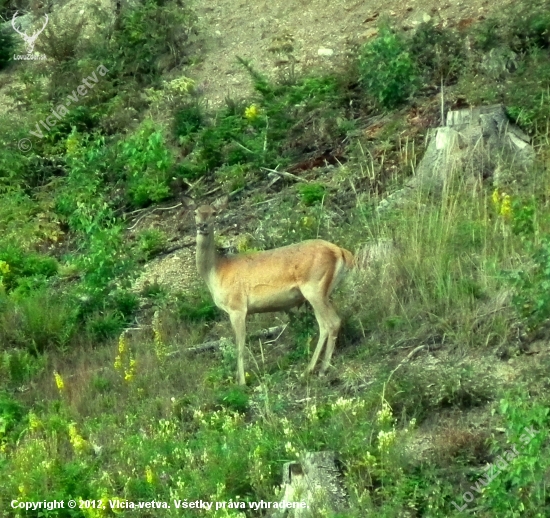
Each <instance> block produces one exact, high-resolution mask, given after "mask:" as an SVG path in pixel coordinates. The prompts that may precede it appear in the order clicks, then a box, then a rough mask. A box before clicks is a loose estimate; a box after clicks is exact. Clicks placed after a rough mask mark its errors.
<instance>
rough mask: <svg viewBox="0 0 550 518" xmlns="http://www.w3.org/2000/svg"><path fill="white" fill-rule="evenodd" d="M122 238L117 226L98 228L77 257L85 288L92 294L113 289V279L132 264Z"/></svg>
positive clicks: (119, 228) (103, 294)
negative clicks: (84, 251) (83, 251)
mask: <svg viewBox="0 0 550 518" xmlns="http://www.w3.org/2000/svg"><path fill="white" fill-rule="evenodd" d="M123 238H124V236H123V234H122V228H121V227H119V226H112V227H107V228H103V229H100V230H97V231H96V232H94V233H93V234H92V235H91V236H90V239H89V243H88V247H87V250H86V253H85V254H82V255H81V256H79V257H77V258H76V261H75V262H76V264H77V266H78V268H79V270H80V271H82V272H83V284H84V287H85V291H86V293H88V294H89V295H91V296H92V297H94V298H96V297H104V296H105V295H106V294H107V293H108V292H109V291H111V289H112V288H113V283H114V281H115V279H117V278H120V277H122V276H123V275H124V273H126V272H127V271H128V270H129V268H130V267H131V266H132V261H131V259H130V258H129V256H128V253H127V251H126V249H125V247H124V239H123Z"/></svg>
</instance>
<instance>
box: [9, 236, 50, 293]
mask: <svg viewBox="0 0 550 518" xmlns="http://www.w3.org/2000/svg"><path fill="white" fill-rule="evenodd" d="M58 266H59V265H58V263H57V261H56V260H55V259H54V258H53V257H48V256H45V255H41V254H37V253H35V252H25V251H24V250H22V249H21V248H19V247H17V246H13V245H2V244H0V281H1V282H0V286H3V287H4V289H5V290H6V291H7V292H11V291H13V290H16V289H18V288H19V290H18V291H23V292H25V291H29V290H32V289H34V288H38V287H40V286H42V285H43V284H44V282H45V281H46V280H47V279H49V278H50V277H53V276H54V275H56V274H57V270H58Z"/></svg>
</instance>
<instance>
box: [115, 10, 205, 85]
mask: <svg viewBox="0 0 550 518" xmlns="http://www.w3.org/2000/svg"><path fill="white" fill-rule="evenodd" d="M196 20H197V18H196V15H195V14H194V12H193V11H192V10H191V9H190V7H189V4H188V3H187V2H186V1H182V0H167V1H165V2H158V1H155V0H146V1H144V2H142V3H141V2H140V3H137V4H135V5H132V6H130V7H127V8H126V9H124V10H123V11H122V14H121V16H120V20H119V23H118V25H117V28H116V31H115V33H114V45H113V46H114V48H113V49H112V51H113V54H114V56H115V58H116V59H115V63H116V62H118V63H119V64H118V65H117V66H118V68H119V69H120V72H119V73H120V74H122V75H125V74H132V75H135V76H137V77H138V78H139V79H140V80H147V79H149V78H150V77H151V76H155V75H158V74H159V72H161V71H162V70H163V69H164V68H172V67H173V66H176V65H179V64H181V63H182V62H183V61H184V60H185V58H186V57H187V55H188V54H189V50H188V47H189V40H190V36H191V34H192V32H193V30H194V27H195V24H196ZM163 57H164V58H165V62H164V63H163V62H162V60H161V58H163Z"/></svg>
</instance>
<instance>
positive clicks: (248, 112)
mask: <svg viewBox="0 0 550 518" xmlns="http://www.w3.org/2000/svg"><path fill="white" fill-rule="evenodd" d="M259 114H260V111H259V110H258V108H257V106H256V105H255V104H251V105H250V106H249V107H248V108H246V109H245V110H244V116H245V117H246V118H247V119H248V120H249V121H253V120H254V119H257V118H258V115H259Z"/></svg>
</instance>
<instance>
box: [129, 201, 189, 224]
mask: <svg viewBox="0 0 550 518" xmlns="http://www.w3.org/2000/svg"><path fill="white" fill-rule="evenodd" d="M182 205H183V204H182V203H181V202H180V203H178V204H177V205H173V206H172V207H155V208H154V209H152V210H150V211H149V212H147V213H146V214H142V215H141V216H140V217H139V218H138V219H137V220H136V222H135V223H134V224H133V225H132V226H131V227H129V228H128V230H134V228H136V227H137V225H138V223H139V222H140V221H141V220H142V219H143V218H145V217H146V216H148V215H149V214H153V212H156V211H157V210H174V209H177V208H178V207H181V206H182ZM140 210H141V209H140ZM135 212H136V211H134V212H129V213H128V214H134V213H135Z"/></svg>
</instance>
